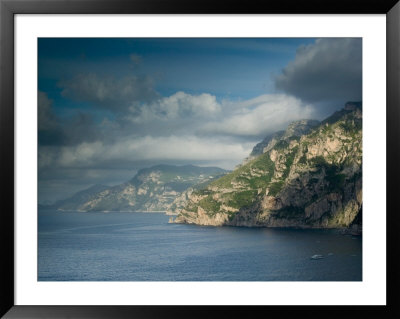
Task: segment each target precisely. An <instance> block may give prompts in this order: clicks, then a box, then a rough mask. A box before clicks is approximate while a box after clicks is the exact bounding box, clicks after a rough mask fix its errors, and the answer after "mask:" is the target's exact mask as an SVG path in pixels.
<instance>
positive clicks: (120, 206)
mask: <svg viewBox="0 0 400 319" xmlns="http://www.w3.org/2000/svg"><path fill="white" fill-rule="evenodd" d="M225 173H226V171H225V170H223V169H221V168H217V167H197V166H192V165H187V166H171V165H158V166H154V167H151V168H146V169H142V170H140V171H139V172H138V173H137V174H136V176H135V177H134V178H132V179H131V180H130V181H128V182H126V183H123V184H121V185H117V186H113V187H107V186H101V187H94V188H93V187H92V188H90V189H88V190H86V191H82V192H79V193H78V194H76V195H74V196H73V197H71V198H69V199H66V200H63V201H60V202H58V203H56V204H55V205H54V208H57V209H59V210H76V211H84V212H85V211H166V210H168V209H169V208H170V206H171V204H172V203H173V202H174V200H175V199H176V198H179V197H180V196H181V194H182V193H183V192H184V191H185V190H187V189H188V188H190V187H193V186H194V185H197V184H200V185H201V184H206V183H208V182H210V181H211V180H213V179H215V178H216V177H219V176H221V175H223V174H225ZM96 190H97V191H96ZM82 194H84V196H82ZM78 195H79V196H78ZM77 199H79V200H77Z"/></svg>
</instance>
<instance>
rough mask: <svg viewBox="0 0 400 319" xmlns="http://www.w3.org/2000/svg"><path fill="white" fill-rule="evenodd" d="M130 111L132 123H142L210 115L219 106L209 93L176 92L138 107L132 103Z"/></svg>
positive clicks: (217, 110)
mask: <svg viewBox="0 0 400 319" xmlns="http://www.w3.org/2000/svg"><path fill="white" fill-rule="evenodd" d="M130 111H131V114H130V115H128V118H129V119H130V120H131V121H132V122H133V123H140V124H142V123H146V122H151V121H166V120H176V119H184V120H186V119H188V118H197V119H198V118H206V117H211V116H215V115H216V114H218V113H219V112H220V111H221V106H220V104H219V103H218V102H217V99H216V97H215V96H213V95H211V94H207V93H203V94H199V95H191V94H187V93H184V92H177V93H175V94H173V95H171V96H169V97H164V98H161V99H159V100H156V101H154V102H153V103H150V104H143V105H141V106H140V107H138V106H137V105H133V106H131V108H130Z"/></svg>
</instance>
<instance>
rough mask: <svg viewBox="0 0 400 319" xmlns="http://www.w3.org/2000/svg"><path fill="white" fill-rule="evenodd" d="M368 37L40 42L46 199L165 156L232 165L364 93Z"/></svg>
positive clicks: (114, 179)
mask: <svg viewBox="0 0 400 319" xmlns="http://www.w3.org/2000/svg"><path fill="white" fill-rule="evenodd" d="M361 65H362V42H361V39H346V38H342V39H334V38H328V39H313V38H293V39H290V38H283V39H280V38H273V39H257V38H254V39H253V38H246V39H240V38H226V39H223V38H212V39H210V38H205V39H203V38H188V39H185V38H180V39H177V38H164V39H157V38H137V39H125V38H112V39H111V38H110V39H108V38H96V39H88V38H54V39H52V38H40V39H39V40H38V96H39V100H38V102H39V103H38V109H39V110H38V111H39V197H40V198H39V200H41V201H52V200H56V199H59V198H63V197H66V196H68V195H70V194H71V193H73V192H76V191H78V190H80V189H82V188H85V187H88V186H90V185H92V184H95V183H103V184H115V183H119V182H122V181H125V180H127V179H129V178H130V177H131V176H133V175H134V173H135V172H136V171H137V170H138V169H140V168H142V167H144V166H150V165H156V164H160V163H169V164H188V163H190V164H195V165H203V166H205V165H212V166H220V167H223V168H228V169H232V168H233V167H234V166H235V165H237V164H238V163H240V161H241V160H242V159H243V158H244V157H245V156H247V155H248V153H249V152H250V151H251V148H252V147H253V146H254V144H255V143H257V142H258V141H259V140H261V139H262V138H263V137H264V136H265V135H266V134H268V133H272V132H274V131H276V130H280V129H284V128H285V127H286V125H287V124H288V123H290V122H291V121H293V120H298V119H302V118H315V119H322V118H324V117H326V116H327V115H329V114H330V113H332V112H333V111H334V110H337V109H340V108H342V107H343V104H344V103H345V102H346V101H349V100H361V93H362V92H361V87H362V70H361Z"/></svg>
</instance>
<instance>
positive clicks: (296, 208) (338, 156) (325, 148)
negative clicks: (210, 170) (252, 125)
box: [175, 103, 362, 228]
mask: <svg viewBox="0 0 400 319" xmlns="http://www.w3.org/2000/svg"><path fill="white" fill-rule="evenodd" d="M300 123H301V122H300ZM298 124H299V122H297V123H293V124H292V125H289V127H288V129H287V130H286V132H284V133H282V132H279V133H278V134H277V135H275V136H273V137H272V138H267V139H266V140H268V139H269V140H268V141H266V140H265V141H266V142H264V141H263V142H262V143H263V145H264V146H263V152H262V154H258V155H257V154H256V155H254V158H250V159H247V160H246V161H245V163H244V164H243V165H241V166H239V167H238V168H237V169H235V170H234V171H233V172H231V173H230V174H227V175H225V176H223V177H222V178H220V179H218V180H215V181H213V182H211V183H210V184H209V185H208V186H207V187H205V188H203V189H201V190H194V191H192V192H191V193H190V194H188V196H187V197H188V199H187V202H186V203H185V205H184V207H183V208H181V209H180V210H179V211H178V213H179V215H178V216H177V218H176V219H175V222H176V223H193V224H199V225H213V226H221V225H231V226H249V227H254V226H255V227H257V226H259V227H261V226H268V227H302V228H311V227H313V228H329V227H350V226H352V227H355V228H357V227H358V228H359V224H360V222H359V221H360V220H361V218H360V217H361V216H360V214H361V207H362V111H361V103H347V104H346V107H345V108H344V109H343V110H341V111H339V112H336V113H335V114H333V115H332V116H331V117H329V118H327V119H326V120H324V121H323V122H321V123H317V122H311V126H312V127H310V126H309V125H306V124H309V123H306V122H303V124H304V125H300V127H301V126H303V129H299V130H296V127H298ZM318 124H319V125H318ZM317 125H318V126H317ZM257 149H260V147H257ZM253 152H254V151H253Z"/></svg>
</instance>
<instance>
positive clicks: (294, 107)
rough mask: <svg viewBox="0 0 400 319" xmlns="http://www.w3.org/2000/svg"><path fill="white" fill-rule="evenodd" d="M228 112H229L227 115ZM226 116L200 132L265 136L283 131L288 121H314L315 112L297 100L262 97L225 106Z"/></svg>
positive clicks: (274, 95) (208, 124) (281, 97)
mask: <svg viewBox="0 0 400 319" xmlns="http://www.w3.org/2000/svg"><path fill="white" fill-rule="evenodd" d="M229 108H230V109H231V113H228V112H229ZM224 110H226V111H227V112H226V113H227V115H226V116H224V118H222V119H220V121H215V122H210V123H207V124H205V125H204V126H203V127H202V128H201V132H207V133H210V134H211V133H214V134H226V135H234V136H264V135H267V134H269V133H273V132H276V131H278V130H281V129H284V128H285V127H286V126H287V125H288V124H289V123H290V122H292V121H295V120H299V119H313V118H314V117H315V116H314V115H315V114H314V113H315V110H314V108H313V107H312V106H311V105H305V104H303V103H302V102H301V101H300V100H299V99H296V98H294V97H290V96H287V95H283V94H269V95H262V96H259V97H257V98H254V99H251V100H247V101H242V102H237V103H229V102H228V103H225V105H224Z"/></svg>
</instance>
